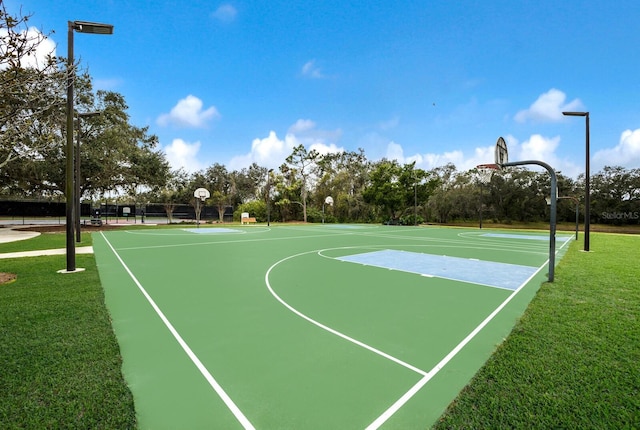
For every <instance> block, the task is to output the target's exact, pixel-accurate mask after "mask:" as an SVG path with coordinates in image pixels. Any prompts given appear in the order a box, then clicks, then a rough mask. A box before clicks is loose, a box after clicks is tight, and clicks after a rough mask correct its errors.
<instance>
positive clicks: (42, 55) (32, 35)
mask: <svg viewBox="0 0 640 430" xmlns="http://www.w3.org/2000/svg"><path fill="white" fill-rule="evenodd" d="M7 34H8V31H7V29H6V28H3V29H0V37H2V38H3V39H4V37H5V36H6V35H7ZM20 34H21V35H22V36H23V37H25V39H26V40H27V41H29V43H30V44H31V46H33V45H36V47H35V49H34V50H33V52H31V53H30V54H29V55H25V56H23V57H22V58H21V59H20V65H21V66H22V67H24V68H36V69H44V68H45V67H46V66H47V61H48V57H49V56H51V57H55V55H56V44H55V43H54V42H53V41H52V40H51V39H49V38H47V37H46V36H45V35H44V34H42V33H41V32H40V30H38V29H37V28H36V27H30V28H29V29H28V30H23V31H21V32H20ZM0 54H1V55H4V54H6V47H5V46H0Z"/></svg>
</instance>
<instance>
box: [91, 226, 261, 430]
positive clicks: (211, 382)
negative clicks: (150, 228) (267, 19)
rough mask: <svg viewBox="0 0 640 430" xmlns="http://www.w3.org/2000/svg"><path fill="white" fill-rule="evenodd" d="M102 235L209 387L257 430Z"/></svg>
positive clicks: (102, 233)
mask: <svg viewBox="0 0 640 430" xmlns="http://www.w3.org/2000/svg"><path fill="white" fill-rule="evenodd" d="M100 234H101V235H102V237H103V239H104V240H105V242H107V245H109V248H111V251H113V254H114V255H115V256H116V258H117V259H118V261H120V264H122V267H124V269H125V270H126V272H127V273H128V274H129V276H130V277H131V279H132V280H133V282H134V283H135V284H136V286H137V287H138V289H139V290H140V292H141V293H142V294H143V295H144V297H145V298H146V299H147V301H148V302H149V304H150V305H151V307H152V308H153V310H154V311H155V312H156V314H158V316H159V317H160V319H161V320H162V322H163V323H164V325H165V326H166V327H167V329H169V331H170V332H171V334H172V335H173V337H174V338H175V339H176V341H177V342H178V343H179V344H180V346H181V347H182V349H183V350H184V352H185V353H186V354H187V356H188V357H189V358H190V359H191V361H192V362H193V364H195V366H196V367H197V368H198V370H199V371H200V373H201V374H202V376H204V377H205V379H206V380H207V382H209V385H210V386H211V387H212V388H213V389H214V390H215V392H216V393H217V394H218V396H219V397H220V399H222V401H223V402H224V403H225V405H227V408H229V410H230V411H231V413H233V415H234V416H235V417H236V419H237V420H238V421H239V422H240V424H241V425H242V426H243V427H244V428H245V429H249V430H255V427H254V426H253V425H252V424H251V422H249V420H248V419H247V417H246V416H245V415H244V414H243V413H242V411H241V410H240V408H238V406H236V404H235V403H234V402H233V400H232V399H231V397H229V395H228V394H227V393H226V392H225V391H224V389H223V388H222V387H221V386H220V384H218V381H216V379H215V378H214V377H213V376H212V375H211V373H209V371H208V370H207V368H206V367H205V365H204V364H202V362H201V361H200V359H199V358H198V356H197V355H196V354H195V353H194V352H193V351H192V350H191V348H190V347H189V345H188V344H187V342H185V341H184V339H182V336H180V334H179V333H178V330H176V329H175V327H173V325H172V324H171V322H170V321H169V319H168V318H167V317H166V316H165V315H164V313H163V312H162V311H161V310H160V308H159V307H158V305H157V304H156V302H155V301H154V300H153V299H152V298H151V296H150V295H149V293H147V290H145V289H144V287H143V286H142V284H141V283H140V282H139V281H138V279H137V278H136V277H135V275H134V274H133V273H132V272H131V270H130V269H129V267H128V266H127V265H126V264H125V262H124V261H123V260H122V258H120V255H119V254H118V252H117V251H116V250H115V249H114V247H113V246H112V245H111V242H109V240H108V239H107V238H106V236H105V235H104V232H100Z"/></svg>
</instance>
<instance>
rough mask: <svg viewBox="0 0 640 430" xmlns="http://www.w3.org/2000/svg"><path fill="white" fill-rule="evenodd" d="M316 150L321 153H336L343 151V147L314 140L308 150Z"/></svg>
mask: <svg viewBox="0 0 640 430" xmlns="http://www.w3.org/2000/svg"><path fill="white" fill-rule="evenodd" d="M313 150H315V151H317V152H318V153H319V154H321V155H327V154H337V153H339V152H344V148H341V147H338V146H337V145H336V144H335V143H330V144H328V145H327V144H326V143H324V142H316V143H313V144H312V145H311V146H310V147H309V151H313Z"/></svg>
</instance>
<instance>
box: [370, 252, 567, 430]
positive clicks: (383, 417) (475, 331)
mask: <svg viewBox="0 0 640 430" xmlns="http://www.w3.org/2000/svg"><path fill="white" fill-rule="evenodd" d="M567 243H570V241H566V242H565V243H564V244H563V245H562V246H561V247H560V250H561V249H562V248H564V246H565V245H566V244H567ZM558 251H559V250H557V251H556V254H557V253H558ZM548 265H549V260H548V259H547V261H545V262H544V263H543V264H542V265H541V266H540V267H539V268H538V270H536V271H535V272H534V273H533V274H532V275H531V276H530V277H529V278H528V279H527V280H526V281H524V282H523V283H522V285H520V287H518V289H517V290H515V291H514V292H513V293H511V295H509V297H507V298H506V299H505V300H504V301H503V302H502V303H501V304H500V306H498V307H497V308H496V309H495V310H494V311H493V312H491V313H490V314H489V316H487V317H486V318H485V319H484V320H483V321H482V322H481V323H480V324H479V325H478V326H477V327H476V328H475V329H473V331H472V332H471V333H469V334H468V335H467V337H465V338H464V339H462V341H460V343H459V344H458V345H456V347H455V348H453V349H452V350H451V351H450V352H449V353H448V354H447V355H446V356H445V357H444V358H443V359H442V360H440V362H439V363H438V364H436V365H435V366H434V367H433V369H431V370H430V371H429V372H428V373H427V374H426V375H425V377H424V378H422V379H421V380H420V381H418V383H417V384H415V385H414V386H413V387H411V389H409V391H407V392H406V393H405V394H404V395H402V397H400V398H399V399H398V400H396V401H395V403H394V404H393V405H391V406H390V407H389V408H388V409H387V410H386V411H384V413H383V414H382V415H380V416H379V417H378V418H376V419H375V420H374V421H373V422H372V423H371V424H369V425H368V426H367V427H366V429H365V430H376V429H378V428H379V427H380V426H381V425H382V424H384V423H385V422H386V421H387V420H388V419H389V418H391V416H392V415H393V414H395V413H396V412H397V411H398V409H400V408H401V407H402V406H404V404H405V403H407V402H408V401H409V400H410V399H411V398H412V397H413V396H414V395H415V394H416V393H417V392H418V391H419V390H420V389H421V388H422V387H423V386H424V385H426V383H427V382H429V380H431V378H433V377H434V376H436V375H437V374H438V372H440V370H442V368H443V367H444V366H446V365H447V363H449V361H451V360H452V359H453V357H455V356H456V355H457V354H458V353H459V352H460V351H461V350H462V348H464V347H465V346H466V345H467V344H468V343H469V342H471V340H472V339H473V338H474V337H476V335H477V334H478V333H479V332H480V330H482V329H483V328H484V327H485V326H486V325H487V324H489V323H490V322H491V320H493V318H495V316H496V315H498V313H499V312H500V311H502V309H504V307H505V306H507V304H509V302H511V300H512V299H513V298H514V297H515V296H516V295H517V294H518V293H519V292H520V291H521V290H522V289H523V288H524V287H525V286H526V285H527V284H528V283H529V281H531V279H533V277H534V276H536V275H537V274H538V273H540V271H541V270H542V269H544V267H545V266H548Z"/></svg>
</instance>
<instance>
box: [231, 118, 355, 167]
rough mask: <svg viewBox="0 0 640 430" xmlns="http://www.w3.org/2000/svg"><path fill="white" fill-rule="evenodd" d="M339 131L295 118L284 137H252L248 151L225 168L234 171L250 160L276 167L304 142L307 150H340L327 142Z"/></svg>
mask: <svg viewBox="0 0 640 430" xmlns="http://www.w3.org/2000/svg"><path fill="white" fill-rule="evenodd" d="M341 134H342V132H341V131H340V130H319V129H317V128H316V123H315V122H313V121H312V120H310V119H299V120H297V121H296V122H295V123H294V124H293V125H292V126H291V127H289V130H288V132H287V134H286V135H285V138H284V140H282V139H280V138H278V136H277V134H276V132H275V131H270V132H269V136H267V137H265V138H263V139H260V138H257V139H254V140H253V142H252V143H251V151H250V152H249V153H247V154H244V155H240V156H237V157H233V158H232V159H231V161H230V163H229V168H230V169H231V170H238V169H242V168H243V167H248V166H250V165H251V163H257V164H259V165H261V166H265V167H269V168H277V167H279V166H280V165H281V164H282V163H284V161H285V159H286V158H287V157H288V156H289V155H291V152H292V151H293V148H295V147H296V146H298V145H304V147H305V148H307V149H308V150H309V151H311V150H316V151H318V152H319V153H320V154H328V153H336V152H343V151H344V148H342V147H339V146H337V145H336V144H335V143H334V142H331V140H337V139H339V138H340V136H341Z"/></svg>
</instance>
